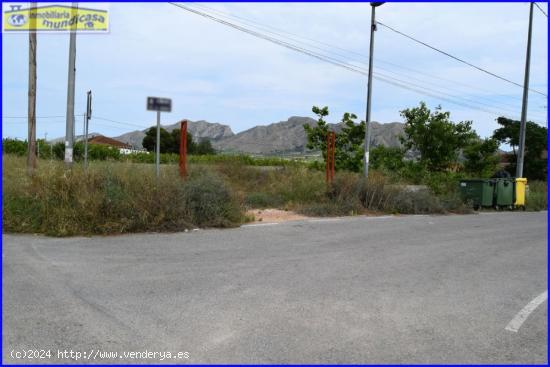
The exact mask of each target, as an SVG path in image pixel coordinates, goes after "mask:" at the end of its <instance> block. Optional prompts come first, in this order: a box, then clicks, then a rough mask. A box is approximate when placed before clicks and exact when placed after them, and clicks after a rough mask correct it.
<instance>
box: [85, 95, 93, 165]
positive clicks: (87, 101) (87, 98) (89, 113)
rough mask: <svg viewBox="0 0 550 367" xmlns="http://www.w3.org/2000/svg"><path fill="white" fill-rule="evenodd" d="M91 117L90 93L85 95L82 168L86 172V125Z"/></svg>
mask: <svg viewBox="0 0 550 367" xmlns="http://www.w3.org/2000/svg"><path fill="white" fill-rule="evenodd" d="M91 117H92V91H91V90H89V91H88V92H87V93H86V114H85V115H84V168H85V169H86V170H88V124H89V121H90V118H91Z"/></svg>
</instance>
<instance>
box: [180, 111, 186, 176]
mask: <svg viewBox="0 0 550 367" xmlns="http://www.w3.org/2000/svg"><path fill="white" fill-rule="evenodd" d="M180 132H181V134H180V135H181V141H180V177H181V178H185V176H187V120H183V121H181V122H180Z"/></svg>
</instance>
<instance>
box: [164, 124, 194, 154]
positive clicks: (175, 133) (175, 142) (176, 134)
mask: <svg viewBox="0 0 550 367" xmlns="http://www.w3.org/2000/svg"><path fill="white" fill-rule="evenodd" d="M170 135H171V136H172V149H171V152H172V153H176V154H180V142H181V129H174V130H172V132H171V133H170ZM196 149H197V144H196V143H195V142H194V141H193V135H192V134H191V133H189V132H187V154H195V151H196Z"/></svg>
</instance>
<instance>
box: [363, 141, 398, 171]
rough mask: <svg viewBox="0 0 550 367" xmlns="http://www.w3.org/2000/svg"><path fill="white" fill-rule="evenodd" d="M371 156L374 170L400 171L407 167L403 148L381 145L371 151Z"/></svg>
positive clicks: (371, 164)
mask: <svg viewBox="0 0 550 367" xmlns="http://www.w3.org/2000/svg"><path fill="white" fill-rule="evenodd" d="M370 156H371V158H370V163H369V164H370V166H371V167H372V168H374V169H385V170H388V171H399V170H401V169H402V168H403V167H404V166H405V163H404V158H405V152H404V150H403V149H401V148H397V147H385V146H383V145H379V146H377V147H374V148H372V149H371V151H370Z"/></svg>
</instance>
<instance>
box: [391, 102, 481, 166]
mask: <svg viewBox="0 0 550 367" xmlns="http://www.w3.org/2000/svg"><path fill="white" fill-rule="evenodd" d="M450 115H451V114H450V112H446V111H445V112H444V111H442V110H441V106H439V107H437V108H436V109H435V111H434V112H432V111H430V109H429V108H428V107H427V106H426V103H424V102H420V106H419V107H414V108H408V109H405V110H403V111H401V116H402V117H403V118H404V119H405V128H404V132H405V135H404V136H402V137H401V142H402V143H403V145H404V147H405V148H406V149H413V150H416V151H418V152H419V153H420V163H421V164H423V165H424V166H425V167H427V168H428V170H430V171H436V172H441V171H445V170H447V169H449V168H451V167H452V166H453V165H454V164H457V162H458V156H459V153H460V151H461V150H462V149H464V148H465V147H467V146H468V145H469V144H470V143H471V142H472V140H473V139H475V138H476V136H477V135H476V133H475V131H474V130H472V122H471V121H461V122H459V123H453V122H452V121H451V120H450Z"/></svg>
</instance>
